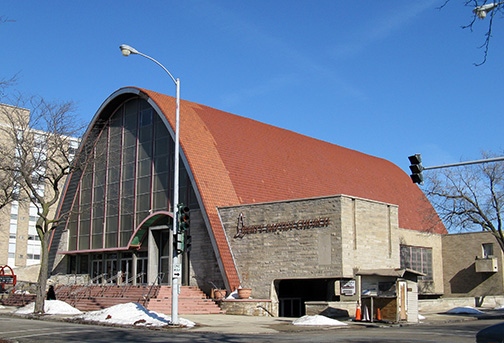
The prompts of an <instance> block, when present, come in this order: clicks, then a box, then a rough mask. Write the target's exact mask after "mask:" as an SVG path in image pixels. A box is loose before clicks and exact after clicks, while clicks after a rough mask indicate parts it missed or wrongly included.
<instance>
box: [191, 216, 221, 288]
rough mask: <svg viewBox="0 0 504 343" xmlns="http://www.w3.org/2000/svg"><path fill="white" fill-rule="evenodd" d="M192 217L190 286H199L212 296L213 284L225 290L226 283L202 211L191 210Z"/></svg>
mask: <svg viewBox="0 0 504 343" xmlns="http://www.w3.org/2000/svg"><path fill="white" fill-rule="evenodd" d="M190 216H191V237H192V248H191V251H190V259H189V261H190V276H189V285H190V286H198V287H200V288H201V289H202V290H203V291H205V292H207V293H208V294H210V290H211V289H212V288H213V285H212V284H214V285H215V286H216V287H218V288H225V287H224V281H223V279H222V274H221V272H220V270H219V266H218V264H217V258H216V256H215V250H214V248H213V247H212V243H211V241H210V236H209V235H208V231H207V229H206V226H205V222H204V220H203V217H202V215H201V211H200V210H191V214H190Z"/></svg>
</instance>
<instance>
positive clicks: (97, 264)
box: [91, 254, 103, 283]
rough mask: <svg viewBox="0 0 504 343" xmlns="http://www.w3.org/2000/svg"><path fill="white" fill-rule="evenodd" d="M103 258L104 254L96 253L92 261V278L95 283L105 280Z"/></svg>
mask: <svg viewBox="0 0 504 343" xmlns="http://www.w3.org/2000/svg"><path fill="white" fill-rule="evenodd" d="M102 274H103V260H102V255H101V254H100V255H94V256H93V261H92V263H91V280H92V282H93V283H101V282H103V276H102Z"/></svg>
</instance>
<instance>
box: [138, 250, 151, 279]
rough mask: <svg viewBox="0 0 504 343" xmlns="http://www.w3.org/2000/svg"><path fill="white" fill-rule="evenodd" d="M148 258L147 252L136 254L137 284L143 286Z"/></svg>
mask: <svg viewBox="0 0 504 343" xmlns="http://www.w3.org/2000/svg"><path fill="white" fill-rule="evenodd" d="M148 263H149V258H148V257H147V252H140V253H138V257H137V280H136V282H137V284H140V285H144V284H146V283H147V266H148Z"/></svg>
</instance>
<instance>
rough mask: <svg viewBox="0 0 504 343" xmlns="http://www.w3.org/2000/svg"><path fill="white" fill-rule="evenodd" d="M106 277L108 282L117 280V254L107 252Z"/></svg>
mask: <svg viewBox="0 0 504 343" xmlns="http://www.w3.org/2000/svg"><path fill="white" fill-rule="evenodd" d="M105 274H106V275H105V279H106V280H110V281H107V282H116V278H117V254H107V259H106V260H105Z"/></svg>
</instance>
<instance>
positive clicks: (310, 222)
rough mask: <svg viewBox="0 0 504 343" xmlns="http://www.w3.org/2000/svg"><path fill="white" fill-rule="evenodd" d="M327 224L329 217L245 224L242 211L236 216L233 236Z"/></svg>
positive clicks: (301, 228) (303, 228)
mask: <svg viewBox="0 0 504 343" xmlns="http://www.w3.org/2000/svg"><path fill="white" fill-rule="evenodd" d="M327 226H329V217H325V218H317V219H305V220H303V219H301V220H298V221H288V222H281V223H273V224H260V225H250V226H245V225H244V223H243V213H240V215H239V216H238V225H237V227H236V234H235V235H234V238H242V237H243V236H245V235H247V234H252V233H266V232H278V231H291V230H307V229H313V228H316V227H327Z"/></svg>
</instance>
